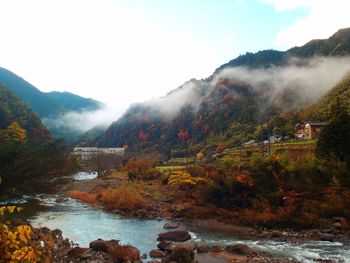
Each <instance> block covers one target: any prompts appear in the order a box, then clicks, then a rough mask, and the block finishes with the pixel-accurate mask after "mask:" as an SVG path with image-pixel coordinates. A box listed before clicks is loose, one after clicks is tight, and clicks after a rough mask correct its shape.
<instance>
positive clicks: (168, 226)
mask: <svg viewBox="0 0 350 263" xmlns="http://www.w3.org/2000/svg"><path fill="white" fill-rule="evenodd" d="M178 227H179V224H178V223H165V224H164V226H163V228H164V229H174V228H178Z"/></svg>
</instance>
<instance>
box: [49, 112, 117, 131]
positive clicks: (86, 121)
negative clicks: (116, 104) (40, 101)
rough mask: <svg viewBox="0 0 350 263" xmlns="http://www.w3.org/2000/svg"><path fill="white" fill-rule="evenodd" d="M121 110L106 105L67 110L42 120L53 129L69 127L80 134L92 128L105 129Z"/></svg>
mask: <svg viewBox="0 0 350 263" xmlns="http://www.w3.org/2000/svg"><path fill="white" fill-rule="evenodd" d="M123 112H124V109H121V108H113V107H108V106H106V107H104V108H101V109H98V110H94V111H83V112H76V111H71V112H67V113H65V114H62V115H61V116H58V117H56V118H45V119H43V122H44V123H45V124H47V125H48V126H49V127H52V128H55V129H69V130H72V131H73V132H76V133H79V134H82V133H85V132H87V131H88V130H90V129H92V128H99V129H107V128H108V126H109V125H110V124H111V123H112V122H113V121H115V120H117V119H118V118H119V117H120V116H121V115H122V114H123Z"/></svg>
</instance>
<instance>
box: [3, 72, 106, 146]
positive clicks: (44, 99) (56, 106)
mask: <svg viewBox="0 0 350 263" xmlns="http://www.w3.org/2000/svg"><path fill="white" fill-rule="evenodd" d="M0 84H1V85H2V86H4V87H6V88H7V89H9V90H11V91H12V92H13V93H14V94H15V95H16V96H17V97H19V98H20V99H21V100H23V101H24V102H26V103H27V104H28V106H29V107H30V108H31V109H32V110H33V111H34V112H35V113H37V114H38V115H39V116H40V117H41V118H42V120H43V121H44V122H45V125H46V126H47V127H48V128H49V130H50V132H51V134H52V135H53V136H54V137H58V138H65V139H66V140H67V141H72V140H73V141H74V140H76V139H77V137H78V136H80V135H82V132H78V131H76V130H74V129H72V128H71V126H70V125H69V124H67V125H66V126H65V125H64V123H63V124H62V122H60V121H59V120H60V119H61V118H62V116H63V115H64V114H66V113H68V112H85V111H93V110H97V109H100V108H101V107H102V106H103V104H102V103H101V102H99V101H96V100H93V99H88V98H83V97H80V96H78V95H75V94H72V93H70V92H57V91H53V92H42V91H40V90H39V89H37V88H36V87H34V86H33V85H32V84H30V83H29V82H27V81H26V80H24V79H23V78H21V77H19V76H18V75H16V74H14V73H13V72H11V71H9V70H7V69H4V68H0ZM58 122H59V123H61V125H59V126H57V123H58Z"/></svg>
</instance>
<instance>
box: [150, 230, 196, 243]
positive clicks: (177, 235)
mask: <svg viewBox="0 0 350 263" xmlns="http://www.w3.org/2000/svg"><path fill="white" fill-rule="evenodd" d="M190 239H191V235H190V234H189V233H188V232H187V231H182V230H177V231H168V232H165V233H161V234H158V238H157V240H158V241H162V240H167V241H175V242H184V241H187V240H190Z"/></svg>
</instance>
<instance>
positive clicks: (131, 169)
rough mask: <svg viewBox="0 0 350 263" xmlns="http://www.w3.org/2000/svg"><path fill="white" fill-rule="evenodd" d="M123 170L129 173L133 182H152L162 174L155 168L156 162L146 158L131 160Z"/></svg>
mask: <svg viewBox="0 0 350 263" xmlns="http://www.w3.org/2000/svg"><path fill="white" fill-rule="evenodd" d="M123 170H124V171H125V172H127V173H128V178H129V180H131V181H134V180H140V179H142V180H152V179H156V178H158V177H159V176H160V172H159V171H158V170H157V169H156V168H155V162H154V161H153V160H151V159H146V158H145V159H137V160H136V159H133V160H129V161H128V162H127V164H126V165H125V166H124V168H123Z"/></svg>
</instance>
